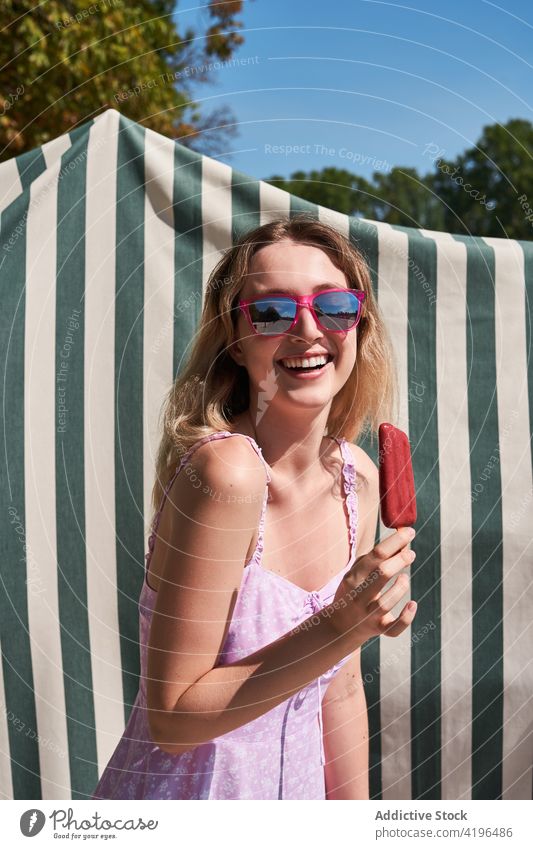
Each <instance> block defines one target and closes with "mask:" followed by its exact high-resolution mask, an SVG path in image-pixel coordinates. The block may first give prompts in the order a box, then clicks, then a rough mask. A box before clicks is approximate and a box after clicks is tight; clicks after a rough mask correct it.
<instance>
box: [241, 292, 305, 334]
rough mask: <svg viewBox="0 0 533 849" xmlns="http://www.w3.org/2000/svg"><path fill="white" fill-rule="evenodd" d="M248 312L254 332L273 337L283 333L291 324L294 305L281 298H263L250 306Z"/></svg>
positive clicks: (294, 310)
mask: <svg viewBox="0 0 533 849" xmlns="http://www.w3.org/2000/svg"><path fill="white" fill-rule="evenodd" d="M249 310H250V318H251V320H252V324H253V326H254V328H255V330H256V332H257V333H262V334H263V335H265V336H269V335H272V336H275V335H277V334H279V333H285V332H286V331H287V330H288V329H289V327H290V326H291V324H292V323H293V321H294V316H295V315H296V304H295V303H294V301H290V300H284V299H283V298H272V299H269V298H264V299H262V300H260V301H254V303H253V304H250V306H249Z"/></svg>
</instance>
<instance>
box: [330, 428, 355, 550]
mask: <svg viewBox="0 0 533 849" xmlns="http://www.w3.org/2000/svg"><path fill="white" fill-rule="evenodd" d="M333 438H334V439H335V440H336V441H337V442H338V443H339V445H340V449H341V454H342V458H343V461H344V462H343V484H344V494H345V496H346V503H347V504H348V512H349V516H350V545H351V550H350V555H351V557H353V555H354V553H355V548H356V545H357V528H358V526H359V500H358V498H357V492H356V489H355V484H356V477H357V476H356V470H355V465H354V462H353V454H352V451H351V449H350V448H348V443H347V441H346V439H345V438H344V436H342V437H337V436H335V437H333Z"/></svg>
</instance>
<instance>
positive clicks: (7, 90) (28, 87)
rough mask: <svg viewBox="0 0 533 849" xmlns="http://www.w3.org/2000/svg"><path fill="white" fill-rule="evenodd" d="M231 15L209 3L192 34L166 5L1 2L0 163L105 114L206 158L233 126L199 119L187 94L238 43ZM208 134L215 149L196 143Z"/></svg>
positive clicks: (234, 9)
mask: <svg viewBox="0 0 533 849" xmlns="http://www.w3.org/2000/svg"><path fill="white" fill-rule="evenodd" d="M241 10H242V2H220V0H211V2H209V3H208V5H207V6H206V7H205V9H204V11H203V20H202V25H201V26H202V31H201V32H197V31H195V30H194V29H193V28H192V27H190V26H187V27H186V26H185V25H184V26H183V29H182V28H181V25H180V17H179V14H177V16H176V17H175V18H173V17H172V16H173V14H174V13H175V12H176V0H95V1H94V2H93V3H91V2H90V0H64V2H61V0H46V2H44V3H40V4H39V3H35V2H30V0H3V2H2V18H1V19H2V37H1V39H0V69H1V70H0V83H1V85H0V91H1V93H0V141H1V144H0V161H1V160H4V159H10V158H11V157H12V156H17V155H19V154H20V153H23V152H24V151H26V150H31V149H32V148H34V147H37V146H39V145H42V144H43V143H44V142H46V141H49V140H50V139H54V138H56V137H57V136H59V135H61V134H62V133H65V132H68V131H70V130H72V129H73V128H74V127H75V126H76V125H77V124H79V123H82V122H83V121H86V120H88V119H89V118H92V117H94V116H95V115H97V114H98V113H100V112H102V111H104V110H106V109H109V108H114V109H118V110H119V111H120V112H122V113H123V114H124V115H126V116H127V117H129V118H131V119H132V120H134V121H137V122H138V123H140V124H143V125H144V126H147V127H150V128H151V129H153V130H155V131H156V132H159V133H162V134H163V135H165V136H167V137H169V138H176V139H179V140H180V141H181V142H182V143H183V144H188V145H189V146H191V147H196V148H197V149H200V150H204V152H214V151H216V148H217V145H220V144H225V143H227V142H226V138H227V137H228V136H231V135H232V134H233V133H234V130H233V129H232V128H230V127H229V126H228V125H229V124H232V123H233V121H234V118H233V116H232V115H231V113H230V112H229V111H228V110H227V109H226V110H220V109H219V110H214V111H213V112H211V114H210V115H203V114H201V113H200V109H199V107H198V105H197V104H196V103H195V102H194V100H193V98H192V95H191V88H192V87H193V86H194V84H195V83H199V82H203V81H206V80H208V79H210V78H211V77H212V76H213V74H214V73H216V67H213V66H214V65H216V64H217V61H216V60H227V59H228V58H229V57H230V56H231V55H232V53H233V51H234V50H235V48H236V47H238V46H239V45H240V44H242V43H243V40H244V39H243V37H242V35H241V34H240V33H239V32H238V29H239V28H240V27H242V23H241V22H240V21H238V20H237V17H238V15H239V13H240V12H241ZM187 19H188V20H189V18H187ZM184 20H185V16H184ZM176 21H177V23H176ZM210 127H218V128H219V129H218V130H217V131H216V133H215V136H216V137H217V139H218V140H215V141H213V135H212V134H211V133H207V134H206V136H204V135H203V134H204V132H205V131H206V130H207V129H209V128H210Z"/></svg>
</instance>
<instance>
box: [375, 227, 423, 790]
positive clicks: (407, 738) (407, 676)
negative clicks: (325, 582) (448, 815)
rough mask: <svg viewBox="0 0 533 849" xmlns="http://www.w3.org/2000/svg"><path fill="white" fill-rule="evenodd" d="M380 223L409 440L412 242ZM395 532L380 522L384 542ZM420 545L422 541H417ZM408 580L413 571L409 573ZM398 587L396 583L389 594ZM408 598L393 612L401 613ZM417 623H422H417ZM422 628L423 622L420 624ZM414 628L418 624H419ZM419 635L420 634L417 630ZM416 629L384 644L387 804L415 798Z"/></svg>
mask: <svg viewBox="0 0 533 849" xmlns="http://www.w3.org/2000/svg"><path fill="white" fill-rule="evenodd" d="M371 223H374V224H375V225H376V227H377V231H378V244H379V257H378V273H379V287H378V301H379V307H380V310H381V312H382V315H383V318H384V321H385V324H386V326H387V329H388V331H389V334H390V336H391V342H392V345H393V350H394V355H395V359H396V364H397V368H398V381H399V390H400V399H401V401H402V402H403V405H400V418H399V421H398V422H391V424H394V425H396V427H399V428H401V429H402V430H403V431H405V432H406V433H407V435H409V419H408V408H407V406H406V403H405V402H406V401H407V397H408V386H407V382H408V370H407V334H408V324H407V259H408V239H407V235H406V234H405V233H402V232H399V231H397V230H393V229H392V228H391V227H390V226H389V225H388V224H381V223H377V224H376V222H371ZM392 533H394V531H393V530H392V529H391V528H386V527H385V525H384V524H383V522H382V521H381V516H380V522H379V536H380V539H383V538H385V537H388V536H390V535H391V534H392ZM415 542H416V540H415ZM402 571H405V572H406V573H407V574H408V575H409V574H410V570H409V569H408V568H407V567H406V568H405V569H404V570H402ZM390 586H392V581H390V582H389V583H388V584H387V585H386V587H385V588H384V589H385V590H387V589H389V587H390ZM409 597H410V595H408V594H407V593H406V594H405V596H404V597H403V598H402V600H401V601H400V602H398V604H397V605H396V606H395V607H394V608H393V609H392V613H393V614H394V615H396V616H398V614H399V613H400V612H401V610H402V608H403V607H404V605H405V603H406V601H407V599H408V598H409ZM415 621H416V620H415ZM417 624H418V623H417ZM413 626H414V623H413ZM415 630H416V629H415ZM410 637H411V629H409V628H407V629H406V630H405V631H404V632H403V634H401V635H400V636H399V637H395V638H394V639H391V638H390V637H383V638H382V639H380V657H381V663H380V682H381V694H380V695H381V698H380V706H381V743H382V777H383V798H384V799H410V798H411V721H410V717H411V683H410V682H411V651H410Z"/></svg>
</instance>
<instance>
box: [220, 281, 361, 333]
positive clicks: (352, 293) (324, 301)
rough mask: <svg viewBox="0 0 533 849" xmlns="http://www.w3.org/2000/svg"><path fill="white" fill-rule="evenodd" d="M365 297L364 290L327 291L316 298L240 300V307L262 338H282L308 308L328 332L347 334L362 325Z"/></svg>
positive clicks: (272, 297)
mask: <svg viewBox="0 0 533 849" xmlns="http://www.w3.org/2000/svg"><path fill="white" fill-rule="evenodd" d="M365 297H366V294H365V292H363V291H362V290H361V289H325V290H323V291H321V292H316V293H315V294H313V295H302V296H301V297H299V298H296V297H294V296H293V295H264V296H263V297H260V298H251V299H249V300H241V301H239V302H238V304H237V307H238V308H239V309H241V310H242V311H243V313H244V315H245V316H246V318H247V320H248V323H249V325H250V327H251V328H252V330H253V331H254V333H257V334H258V335H260V336H282V335H283V334H284V333H288V332H289V331H290V330H291V329H292V328H293V327H294V325H295V324H296V322H297V321H298V316H299V315H300V310H301V309H302V307H304V306H307V307H309V309H310V310H311V312H312V313H313V315H314V317H315V321H316V323H317V325H318V326H319V327H320V328H322V330H327V331H328V333H346V331H347V330H353V329H354V328H355V327H357V325H358V324H359V321H360V319H361V313H362V306H363V301H364V300H365Z"/></svg>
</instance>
